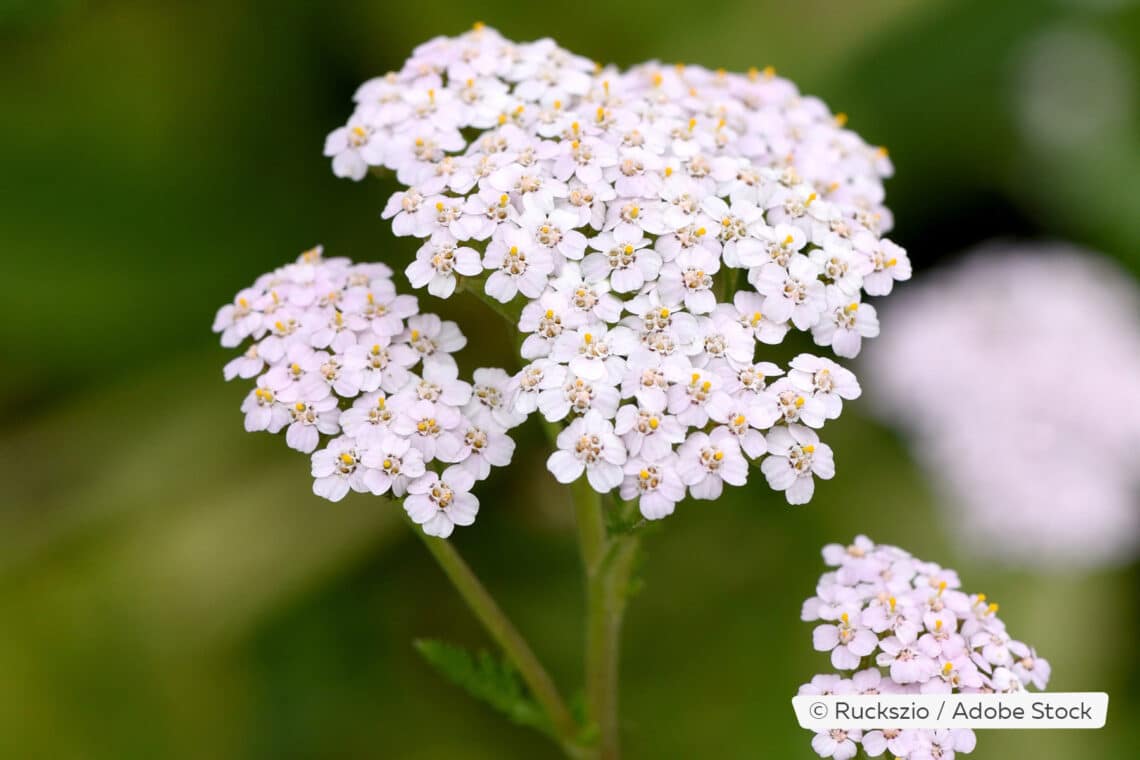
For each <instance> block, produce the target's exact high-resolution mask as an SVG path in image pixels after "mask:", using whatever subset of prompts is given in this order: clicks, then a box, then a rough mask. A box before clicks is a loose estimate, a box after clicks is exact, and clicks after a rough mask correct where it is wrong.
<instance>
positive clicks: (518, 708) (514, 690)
mask: <svg viewBox="0 0 1140 760" xmlns="http://www.w3.org/2000/svg"><path fill="white" fill-rule="evenodd" d="M414 646H415V648H416V651H417V652H419V653H420V655H421V656H423V658H424V659H425V660H426V661H427V662H428V664H429V665H431V666H432V667H434V668H435V669H436V670H437V671H439V672H440V674H442V675H443V677H444V678H446V679H447V680H449V681H451V682H452V683H454V684H455V685H456V686H458V687H460V688H461V689H463V690H464V691H466V692H467V693H468V694H470V695H471V696H472V697H474V698H475V699H478V700H480V701H482V702H485V703H487V704H488V705H490V706H491V707H493V708H495V709H496V710H498V711H499V712H500V713H502V714H503V715H505V716H506V717H507V718H508V719H509V720H511V721H512V722H514V723H517V724H519V725H520V726H528V727H530V728H533V729H536V730H538V731H541V732H543V733H545V734H550V735H552V734H553V731H552V729H551V726H550V721H549V719H548V718H547V716H546V713H545V712H543V710H542V708H541V707H540V706H539V705H538V703H537V702H535V701H534V700H533V699H532V698H531V697H530V695H529V694H528V693H527V692H526V689H525V688H524V687H523V684H522V681H521V680H520V679H519V676H518V673H516V672H515V669H514V668H513V667H511V664H510V663H509V662H507V661H506V660H504V659H501V658H499V657H496V656H495V655H493V654H491V653H490V652H486V651H479V652H477V653H471V652H468V651H467V650H466V649H464V648H462V647H459V646H456V645H454V644H448V643H447V642H444V641H436V640H433V639H418V640H416V641H415V642H414Z"/></svg>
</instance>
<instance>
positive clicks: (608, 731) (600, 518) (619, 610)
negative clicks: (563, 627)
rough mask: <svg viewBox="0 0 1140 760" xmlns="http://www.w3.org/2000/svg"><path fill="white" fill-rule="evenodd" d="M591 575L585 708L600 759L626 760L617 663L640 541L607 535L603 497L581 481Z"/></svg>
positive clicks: (575, 489) (585, 557)
mask: <svg viewBox="0 0 1140 760" xmlns="http://www.w3.org/2000/svg"><path fill="white" fill-rule="evenodd" d="M570 488H571V494H572V496H573V499H574V510H575V515H576V517H577V521H578V542H579V545H580V548H581V552H582V565H583V570H584V572H585V576H586V707H587V714H588V717H589V720H590V722H591V723H593V724H594V725H595V726H597V730H598V745H597V750H598V757H599V758H600V759H601V760H616V758H618V757H619V756H620V755H621V731H620V722H619V720H618V662H619V654H620V645H621V625H622V619H623V617H624V613H625V603H626V599H627V592H628V589H629V583H630V574H631V572H632V570H633V563H634V559H635V557H636V555H637V548H638V544H639V540H638V538H637V537H635V536H630V535H620V536H612V537H608V536H607V535H606V527H605V519H604V515H603V513H602V509H603V506H602V498H601V494H599V493H597V492H596V491H594V490H593V489H592V488H590V485H589V483H587V482H586V480H585V479H584V478H583V479H580V480H578V481H575V482H574V483H573V484H572V485H571V487H570Z"/></svg>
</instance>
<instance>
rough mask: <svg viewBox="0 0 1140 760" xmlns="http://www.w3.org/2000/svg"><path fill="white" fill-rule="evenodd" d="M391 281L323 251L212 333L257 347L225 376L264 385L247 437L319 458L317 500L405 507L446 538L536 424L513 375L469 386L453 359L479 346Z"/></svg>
mask: <svg viewBox="0 0 1140 760" xmlns="http://www.w3.org/2000/svg"><path fill="white" fill-rule="evenodd" d="M391 275H392V270H390V269H389V268H388V267H386V266H384V265H383V264H353V263H352V262H350V261H349V260H348V259H344V258H334V259H326V258H324V257H323V256H322V249H321V248H320V247H317V248H314V249H312V250H310V251H307V252H305V253H303V254H302V255H301V257H300V258H299V259H297V261H296V262H295V263H293V264H289V265H288V266H285V267H281V268H279V269H277V270H275V271H273V272H270V273H268V274H265V275H262V276H261V277H260V278H258V280H257V282H255V283H254V284H253V286H252V287H249V288H246V289H244V290H242V291H240V292H239V293H238V294H237V296H236V297H235V298H234V301H233V303H231V304H228V305H226V306H223V307H222V308H221V309H220V310H219V311H218V315H217V318H216V319H215V320H214V331H215V332H219V333H221V336H222V337H221V340H222V345H223V346H225V347H227V348H233V347H237V346H239V345H241V344H242V343H243V342H245V341H247V340H248V341H250V345H249V348H248V349H247V350H246V351H245V353H243V354H242V355H241V356H238V357H237V358H235V359H233V360H232V361H231V362H230V363H229V364H227V365H226V367H225V377H226V379H227V380H232V379H233V378H235V377H240V378H243V379H250V378H256V381H255V387H254V388H253V390H251V391H250V393H249V395H248V396H247V397H246V399H245V401H244V402H243V403H242V407H241V408H242V411H243V412H245V428H246V430H249V431H251V432H253V431H262V430H264V431H267V432H270V433H278V432H280V431H282V430H284V431H285V440H286V442H287V443H288V445H289V446H290V447H292V448H294V449H297V450H298V451H302V452H304V453H306V454H308V453H312V474H313V478H314V481H313V492H314V493H316V494H317V495H318V496H323V497H324V498H326V499H329V500H331V501H339V500H340V499H342V498H344V496H345V495H346V494H347V493H348V492H349V490H353V491H359V492H362V493H372V494H376V495H380V494H386V493H391V494H392V495H393V496H395V497H405V496H406V498H404V508H405V509H406V510H407V512H408V514H409V516H410V517H411V518H412V520H414V521H415V522H416V523H419V524H420V525H422V526H423V529H424V531H425V532H426V533H428V534H430V535H434V536H441V537H446V536H448V535H450V534H451V532H452V530H453V528H454V526H456V525H470V524H471V523H472V522H474V520H475V514H476V512H477V511H478V509H479V502H478V500H477V499H476V498H475V496H474V495H473V494H471V488H472V486H473V485H474V484H475V482H476V481H478V480H482V479H484V478H486V477H487V475H488V474H489V473H490V470H491V467H492V466H494V467H502V466H505V465H506V464H508V463H509V462H510V460H511V456H512V454H513V453H514V448H515V444H514V441H512V440H511V439H510V437H508V435H507V431H508V430H509V429H510V428H512V427H514V426H515V425H517V424H518V423H519V422H521V421H522V420H523V419H524V417H523V416H522V415H518V414H515V413H513V412H511V411H510V410H509V409H508V408H507V406H506V405H505V404H504V403H503V399H504V394H505V392H506V385H507V383H508V381H509V377H508V375H507V373H506V372H503V371H502V370H498V369H479V370H476V371H475V373H474V378H473V379H474V381H475V382H474V386H472V384H470V383H467V382H464V381H462V380H460V379H459V371H458V368H457V367H456V364H455V359H454V358H453V357H452V353H453V352H455V351H458V350H459V349H461V348H463V346H464V344H465V343H466V342H467V339H466V338H464V337H463V335H462V333H460V331H459V328H458V327H457V326H456V325H455V323H454V322H443V321H441V320H440V319H439V317H437V316H435V315H434V314H420V313H418V312H419V306H418V304H417V303H416V299H415V297H414V296H408V295H399V294H397V293H396V287H395V285H394V284H393V283H392V280H391ZM322 440H323V441H324V446H323V448H320V449H319V450H318V446H320V445H321V442H322ZM314 452H315V453H314Z"/></svg>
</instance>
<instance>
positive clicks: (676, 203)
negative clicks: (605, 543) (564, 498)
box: [326, 25, 910, 518]
mask: <svg viewBox="0 0 1140 760" xmlns="http://www.w3.org/2000/svg"><path fill="white" fill-rule="evenodd" d="M844 121H845V117H843V116H842V115H838V116H832V115H831V113H830V112H829V111H828V109H827V107H826V106H825V105H824V104H823V103H822V102H821V101H819V100H818V99H815V98H810V97H804V96H801V95H800V94H799V93H798V91H797V90H796V88H795V86H794V85H793V84H792V83H791V82H789V81H787V80H785V79H781V78H779V77H776V76H775V75H774V72H772V71H770V70H765V71H751V72H749V73H748V74H744V75H739V74H730V73H727V72H724V71H710V70H707V69H704V68H701V67H699V66H680V65H679V66H675V67H674V66H663V65H659V64H657V63H649V64H644V65H640V66H636V67H634V68H632V69H630V70H629V71H626V72H620V71H618V70H617V69H615V68H613V67H602V66H600V65H595V64H594V63H592V62H591V61H589V60H587V59H585V58H582V57H580V56H576V55H573V54H571V53H569V52H567V51H565V50H562V49H561V48H559V47H557V46H556V45H555V44H554V43H553V42H552V41H551V40H548V39H546V40H539V41H537V42H533V43H526V44H516V43H513V42H510V41H508V40H505V39H503V38H502V37H501V36H500V35H499V34H498V33H497V32H495V31H493V30H492V29H489V28H486V27H483V26H481V25H477V26H476V28H475V29H474V30H472V31H470V32H468V33H466V34H464V35H462V36H460V37H457V38H437V39H435V40H432V41H430V42H428V43H426V44H424V45H422V46H420V47H419V48H418V49H416V51H415V52H414V53H413V55H412V57H411V58H410V59H409V60H408V61H407V62H406V63H405V65H404V67H403V68H402V69H401V70H400V71H399V72H395V73H390V74H388V75H386V76H383V77H380V78H377V79H373V80H370V81H368V82H366V83H365V84H364V85H363V86H361V87H360V89H359V90H358V91H357V93H356V110H355V112H354V113H353V114H352V116H351V118H350V119H349V121H348V124H347V125H346V126H344V127H342V128H340V129H337V130H336V131H334V132H333V133H332V134H331V135H329V138H328V140H327V143H326V154H327V155H330V156H332V157H333V169H334V171H335V172H336V173H337V174H338V175H341V176H349V177H352V178H354V179H360V178H362V177H363V176H364V175H365V174H366V173H367V172H368V170H369V168H370V167H378V168H383V169H387V170H391V171H392V172H394V173H395V175H396V177H397V179H398V180H399V181H400V182H401V183H402V184H403V185H404V186H405V189H403V190H401V191H400V192H397V193H396V194H395V195H393V196H392V198H391V199H390V201H389V202H388V204H387V207H386V208H385V209H384V212H383V216H384V217H385V218H389V219H391V221H392V227H393V230H394V231H395V233H396V234H397V235H400V236H411V237H415V238H418V239H420V240H422V241H423V243H422V245H421V247H420V248H419V251H418V253H417V254H416V259H415V261H414V262H413V263H412V264H411V265H410V266H409V267H408V268H407V271H406V274H407V276H408V279H409V280H410V281H411V283H412V284H413V286H415V287H426V288H427V290H428V292H429V293H432V294H433V295H436V296H439V297H444V298H446V297H448V296H449V295H451V294H452V293H453V292H454V291H455V290H456V288H457V286H458V285H459V283H460V282H463V283H464V287H466V288H470V289H473V290H474V291H476V292H478V291H479V290H482V291H483V293H484V294H485V297H487V298H489V299H494V300H495V301H498V302H502V303H504V304H511V305H513V309H512V307H511V306H508V307H507V308H506V310H507V311H510V312H511V313H513V314H516V315H518V328H519V330H520V332H521V333H522V334H523V335H524V336H525V340H524V341H523V343H522V346H521V354H522V358H523V359H524V360H526V361H528V362H530V364H528V365H527V366H526V367H524V369H523V370H522V371H521V372H519V373H518V374H517V375H516V376H515V378H514V380H513V383H512V390H513V392H514V393H513V396H514V398H513V401H514V403H515V408H516V409H518V410H519V411H521V412H524V413H528V414H529V413H531V412H534V411H536V410H537V411H539V412H541V414H542V415H543V416H544V417H545V418H546V419H547V420H549V421H552V422H563V423H564V424H566V427H565V429H564V431H563V433H562V435H561V436H559V439H558V447H559V451H558V452H557V453H556V454H554V455H553V456H552V457H551V458H550V460H549V463H548V466H549V469H550V470H551V472H552V473H553V474H554V475H555V477H556V478H558V480H560V481H562V482H570V481H572V480H575V479H577V478H579V477H582V476H583V474H584V475H585V476H586V477H587V478H588V479H589V482H590V484H591V486H592V487H593V488H595V489H596V490H598V491H601V492H605V491H609V490H611V489H614V488H620V492H621V495H622V497H623V498H625V499H633V498H638V499H639V503H640V506H641V511H642V513H643V514H644V515H645V516H646V517H648V518H658V517H663V516H664V515H667V514H669V513H670V512H672V511H673V508H674V505H675V504H676V502H677V501H679V500H680V499H681V498H683V496H684V495H685V493H686V490H688V492H689V493H690V494H691V495H692V496H693V497H695V498H703V499H711V498H716V497H717V496H718V495H719V494H720V493H721V490H722V488H723V484H724V483H729V484H731V485H742V484H743V483H744V482H745V480H746V478H747V474H748V466H747V460H748V459H752V460H756V459H759V458H761V457H765V456H766V457H767V458H766V459H765V460H764V462H763V464H762V470H763V472H764V474H765V475H766V477H767V479H768V482H769V484H770V485H771V486H772V487H773V488H776V489H778V490H783V491H786V492H787V498H788V501H789V502H790V503H803V502H806V501H807V500H809V499H810V498H811V495H812V491H813V488H814V481H813V475H815V476H819V477H822V478H829V477H831V476H832V475H833V473H834V466H833V461H832V456H831V451H830V449H829V448H828V447H827V446H825V445H824V444H822V443H820V442H819V439H818V436H817V434H816V433H815V429H816V428H819V427H821V426H822V425H823V423H824V421H825V420H826V419H829V418H833V417H835V416H837V415H838V414H839V411H840V407H841V399H845V398H854V397H855V396H856V395H858V393H859V386H858V384H857V383H856V381H855V378H854V376H853V375H851V373H850V372H848V371H846V370H844V369H842V368H840V367H839V366H838V365H836V364H835V363H834V362H831V361H830V360H827V359H823V358H817V357H814V356H811V355H806V354H805V355H801V356H800V357H798V358H797V359H796V361H795V362H793V363H792V366H791V371H789V372H788V373H787V376H785V377H780V379H778V380H776V381H775V382H772V383H770V382H769V381H770V379H771V378H773V377H779V376H782V375H784V374H785V373H784V371H783V370H781V369H780V368H779V367H777V366H776V365H775V364H773V363H771V362H765V361H760V362H757V356H756V349H757V345H758V343H767V344H776V343H780V342H781V341H783V340H784V337H785V335H786V334H787V333H788V332H789V330H791V329H792V328H795V329H796V330H800V331H805V332H810V334H811V335H812V337H813V338H814V340H815V342H816V343H817V344H819V345H821V346H826V347H830V348H832V349H833V350H834V351H835V353H836V354H838V355H839V356H845V357H853V356H855V355H856V354H857V353H858V351H859V349H860V345H861V341H862V339H863V338H864V337H871V336H874V335H876V334H877V333H878V329H879V328H878V321H877V318H876V314H875V308H874V307H873V306H871V305H869V304H866V303H864V301H863V295H864V293H866V294H868V295H886V294H888V293H889V292H890V291H891V289H892V286H893V283H894V282H895V281H896V280H901V279H906V278H908V277H909V276H910V264H909V262H908V260H907V257H906V253H905V252H904V251H903V250H902V249H901V248H899V247H898V246H896V245H895V244H893V243H892V242H890V241H889V240H887V239H885V238H883V237H882V233H883V232H884V231H886V230H888V229H889V228H890V226H891V217H890V213H889V212H888V210H887V209H886V208H885V207H884V206H883V205H882V202H883V197H884V193H883V186H882V178H883V177H885V176H887V175H888V174H889V173H890V171H891V166H890V162H889V161H888V159H887V157H886V153H885V151H883V150H881V149H875V148H872V147H869V146H868V145H866V144H865V143H864V142H863V141H862V140H861V139H860V138H859V137H858V136H857V135H856V134H855V133H853V132H850V131H847V130H845V129H843V128H842V125H843V123H844ZM745 283H747V284H749V285H750V286H751V287H748V286H747V285H745ZM520 296H521V298H520ZM567 421H568V422H567Z"/></svg>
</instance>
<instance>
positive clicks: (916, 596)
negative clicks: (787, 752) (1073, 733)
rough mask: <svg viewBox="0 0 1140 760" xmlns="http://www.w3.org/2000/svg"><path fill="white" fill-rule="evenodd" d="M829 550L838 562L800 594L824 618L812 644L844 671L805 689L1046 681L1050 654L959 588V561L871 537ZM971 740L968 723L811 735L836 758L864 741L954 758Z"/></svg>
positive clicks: (1017, 685)
mask: <svg viewBox="0 0 1140 760" xmlns="http://www.w3.org/2000/svg"><path fill="white" fill-rule="evenodd" d="M823 559H824V562H825V563H826V564H827V565H828V566H830V567H832V568H834V569H833V570H829V571H828V572H826V573H824V575H823V576H822V577H821V578H820V580H819V585H818V586H817V587H816V595H815V596H813V597H811V598H810V599H808V600H807V601H806V602H804V606H803V613H802V618H803V619H804V620H805V621H808V622H814V621H819V625H817V626H816V628H815V630H814V631H813V632H812V641H813V644H814V646H815V649H816V650H817V651H820V652H827V653H829V655H830V658H831V665H832V667H833V668H835V670H837V671H841V672H840V673H835V674H822V675H817V676H815V677H814V678H812V680H811V682H810V683H807V684H804V685H803V686H801V687H800V689H799V693H800V694H801V695H821V694H823V695H828V694H950V693H962V694H977V693H992V692H1015V691H1021V690H1023V689H1027V688H1029V687H1031V686H1032V687H1033V688H1035V689H1044V688H1045V685H1046V683H1047V682H1048V681H1049V671H1050V668H1049V663H1048V661H1046V660H1044V659H1042V658H1040V657H1038V656H1037V653H1036V652H1035V651H1034V650H1033V649H1032V648H1031V647H1029V646H1026V645H1025V644H1023V643H1021V642H1020V641H1017V640H1014V639H1012V638H1011V637H1010V635H1009V634H1008V633H1007V632H1006V629H1005V624H1004V623H1002V621H1001V619H1000V618H998V616H997V611H998V605H997V604H994V603H991V602H990V601H989V600H987V599H986V596H985V594H967V593H965V592H963V591H961V590H960V587H961V583H960V582H959V580H958V574H957V573H955V572H954V571H953V570H947V569H943V568H942V567H939V566H938V565H936V564H934V563H931V562H923V561H922V560H919V559H916V558H915V557H912V556H911V555H910V554H908V553H907V552H906V551H904V550H902V549H899V548H897V547H894V546H885V545H876V544H874V543H873V542H872V541H871V540H870V539H868V538H867V537H866V536H857V537H856V538H855V541H854V542H853V543H852V544H851V545H850V546H841V545H839V544H830V545H828V546H825V547H824V549H823ZM974 744H975V737H974V733H973V731H971V730H969V729H951V730H926V729H907V730H890V729H887V730H875V731H867V732H863V731H860V730H850V731H845V730H839V729H835V730H831V731H822V732H820V733H818V734H816V736H815V738H813V739H812V748H813V749H815V751H816V752H817V753H818V754H819V755H820V757H832V758H836V759H837V760H848V758H852V757H855V755H856V754H857V753H858V751H859V747H860V746H862V748H863V751H864V753H866V755H867V756H868V757H878V756H879V755H882V754H883V753H888V757H894V758H903V759H904V760H934V759H940V760H953V757H954V755H955V753H958V752H961V753H968V752H972V751H973V749H974Z"/></svg>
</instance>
